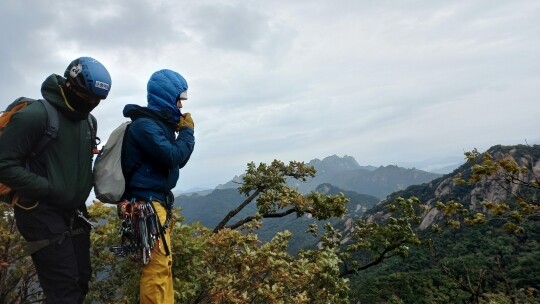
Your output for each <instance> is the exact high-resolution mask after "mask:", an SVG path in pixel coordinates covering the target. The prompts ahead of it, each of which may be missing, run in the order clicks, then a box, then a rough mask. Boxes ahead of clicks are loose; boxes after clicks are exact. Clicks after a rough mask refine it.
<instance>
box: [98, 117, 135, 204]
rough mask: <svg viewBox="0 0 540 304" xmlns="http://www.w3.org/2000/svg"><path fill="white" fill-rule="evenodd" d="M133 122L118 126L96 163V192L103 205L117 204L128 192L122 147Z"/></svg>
mask: <svg viewBox="0 0 540 304" xmlns="http://www.w3.org/2000/svg"><path fill="white" fill-rule="evenodd" d="M130 124H131V121H126V122H124V123H122V124H121V125H120V126H118V127H117V128H116V129H114V131H113V132H112V133H111V135H110V136H109V139H108V140H107V143H106V144H105V145H104V146H103V148H101V151H100V152H99V154H98V156H97V157H96V161H95V163H94V192H95V194H96V198H97V199H98V200H100V201H101V202H103V203H108V204H117V203H119V202H120V201H121V200H122V196H123V195H124V191H125V190H126V178H125V177H124V173H123V172H122V146H123V142H124V138H125V135H126V134H127V130H128V127H129V126H130Z"/></svg>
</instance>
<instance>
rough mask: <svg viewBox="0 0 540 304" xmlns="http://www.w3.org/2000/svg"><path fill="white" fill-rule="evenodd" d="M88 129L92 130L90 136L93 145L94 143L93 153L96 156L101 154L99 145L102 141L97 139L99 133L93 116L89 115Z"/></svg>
mask: <svg viewBox="0 0 540 304" xmlns="http://www.w3.org/2000/svg"><path fill="white" fill-rule="evenodd" d="M87 121H88V127H89V128H90V134H91V137H92V138H91V143H92V152H93V153H94V154H99V149H98V147H97V146H98V145H99V144H100V143H101V139H100V138H99V137H97V131H96V127H95V125H94V120H93V119H92V115H91V114H88V119H87Z"/></svg>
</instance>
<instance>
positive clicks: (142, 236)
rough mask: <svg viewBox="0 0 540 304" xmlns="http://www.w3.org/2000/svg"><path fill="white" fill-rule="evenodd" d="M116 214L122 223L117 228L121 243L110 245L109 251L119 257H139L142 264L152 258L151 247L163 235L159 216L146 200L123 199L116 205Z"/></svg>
mask: <svg viewBox="0 0 540 304" xmlns="http://www.w3.org/2000/svg"><path fill="white" fill-rule="evenodd" d="M117 208H118V216H119V217H120V218H121V220H122V223H121V225H120V228H119V231H118V233H119V235H120V236H121V244H120V245H118V246H112V247H111V252H113V253H114V254H116V255H117V256H120V257H125V256H128V255H130V254H131V257H132V258H133V259H137V258H139V257H140V258H141V260H142V262H143V264H144V265H146V264H148V262H150V259H151V258H152V249H153V248H154V245H155V244H156V241H157V240H158V239H159V238H160V237H161V236H162V235H163V229H162V227H160V224H159V218H158V216H157V214H156V211H155V210H154V207H153V206H152V199H151V198H150V200H148V201H137V200H135V199H133V200H131V202H130V201H127V200H124V201H122V202H120V203H119V204H118V206H117Z"/></svg>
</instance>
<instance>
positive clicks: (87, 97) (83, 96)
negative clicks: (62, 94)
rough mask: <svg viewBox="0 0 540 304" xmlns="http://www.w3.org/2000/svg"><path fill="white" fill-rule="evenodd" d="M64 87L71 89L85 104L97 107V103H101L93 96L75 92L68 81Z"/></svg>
mask: <svg viewBox="0 0 540 304" xmlns="http://www.w3.org/2000/svg"><path fill="white" fill-rule="evenodd" d="M66 86H67V87H68V88H69V89H71V90H72V91H73V92H74V93H75V95H77V96H79V97H80V98H81V99H83V100H84V101H86V102H87V103H89V104H90V105H93V106H95V105H97V104H99V102H100V101H101V98H98V97H96V96H93V95H90V94H87V93H85V92H83V91H81V90H77V89H76V88H75V87H74V86H73V85H72V84H71V83H70V82H69V81H68V82H66Z"/></svg>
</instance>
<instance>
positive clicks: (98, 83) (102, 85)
mask: <svg viewBox="0 0 540 304" xmlns="http://www.w3.org/2000/svg"><path fill="white" fill-rule="evenodd" d="M96 88H100V89H103V90H106V91H108V90H109V84H108V83H105V82H101V81H96Z"/></svg>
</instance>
